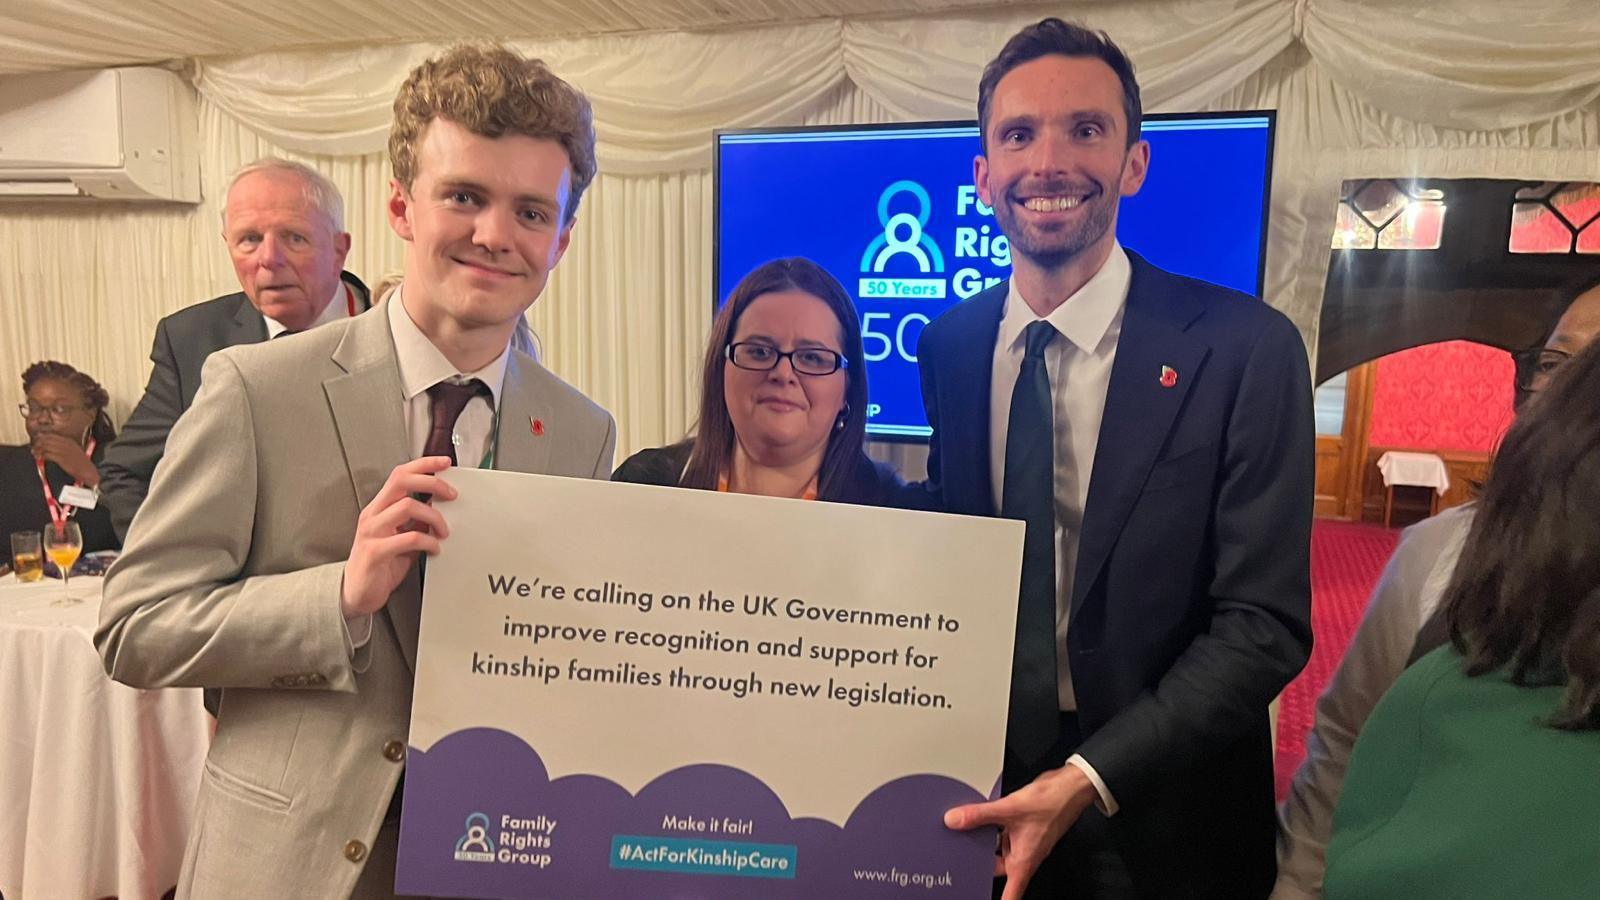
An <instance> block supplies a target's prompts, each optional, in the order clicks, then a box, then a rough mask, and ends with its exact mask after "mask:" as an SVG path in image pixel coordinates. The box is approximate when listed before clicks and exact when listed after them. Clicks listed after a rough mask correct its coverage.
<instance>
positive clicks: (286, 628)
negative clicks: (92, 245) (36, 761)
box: [96, 47, 615, 898]
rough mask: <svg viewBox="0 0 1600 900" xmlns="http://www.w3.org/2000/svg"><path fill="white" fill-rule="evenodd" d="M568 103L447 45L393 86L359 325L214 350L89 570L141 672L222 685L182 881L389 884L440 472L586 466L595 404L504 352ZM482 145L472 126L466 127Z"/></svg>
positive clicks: (553, 245) (530, 296)
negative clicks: (383, 247)
mask: <svg viewBox="0 0 1600 900" xmlns="http://www.w3.org/2000/svg"><path fill="white" fill-rule="evenodd" d="M591 119H592V117H591V113H590V109H589V105H588V102H587V101H586V100H585V99H584V98H583V96H582V94H580V93H578V92H577V91H576V90H575V89H573V88H572V87H571V86H569V85H568V84H566V83H565V82H563V81H561V80H560V79H558V78H556V77H555V76H554V75H552V74H551V73H550V72H549V70H547V69H546V68H545V67H544V65H543V64H542V63H540V62H538V61H536V60H527V59H524V58H522V57H521V56H518V55H517V54H515V53H513V52H511V51H508V50H505V49H501V48H493V49H481V48H470V47H463V48H457V49H454V50H451V51H449V52H447V53H446V54H444V55H443V56H442V57H440V58H438V59H435V60H431V61H429V62H426V63H424V64H422V65H421V66H419V67H418V68H417V69H416V70H415V71H413V72H412V73H411V76H410V77H409V78H408V79H407V81H406V83H405V84H404V85H403V86H402V87H401V90H400V95H399V97H398V98H397V100H396V102H395V124H394V127H393V130H392V132H391V134H390V141H389V153H390V158H391V161H392V163H393V167H394V180H393V182H392V195H391V197H390V200H389V218H390V223H391V225H392V226H393V227H394V230H395V231H396V233H398V234H399V235H400V237H401V238H402V239H404V240H405V242H406V246H405V264H404V270H405V274H406V280H405V282H404V284H403V285H402V286H401V288H400V290H399V293H398V295H396V296H394V297H392V298H391V299H390V300H389V302H388V303H386V304H384V308H383V309H381V310H379V311H377V312H375V313H374V314H372V315H367V316H359V317H356V318H354V319H351V320H350V321H348V322H343V323H337V324H334V325H330V326H327V327H323V328H319V329H316V330H314V331H312V332H310V333H308V334H306V335H303V336H300V337H297V338H295V339H294V340H290V341H279V342H268V343H266V344H259V345H254V346H247V347H233V348H229V349H227V350H223V351H220V352H218V353H216V354H214V355H213V356H212V358H211V359H210V360H209V361H208V362H207V364H206V367H205V376H204V382H203V385H202V387H201V390H200V393H199V396H197V397H196V398H195V403H194V406H193V407H192V408H191V409H190V410H189V412H188V413H187V414H186V415H185V416H184V417H183V419H182V420H181V421H179V423H178V425H177V427H176V428H175V429H174V430H173V433H172V439H171V441H170V443H169V446H168V450H167V456H168V459H167V463H166V464H164V465H163V466H162V467H161V470H160V472H158V473H157V476H156V479H155V484H154V485H153V486H152V488H151V493H150V498H149V500H148V501H147V502H146V504H145V508H144V511H143V512H142V514H141V515H140V516H139V518H138V520H137V522H136V523H135V525H134V528H133V530H132V533H131V534H130V535H129V539H128V544H127V548H126V550H125V552H124V554H123V556H122V558H121V559H120V560H119V561H118V563H117V565H116V566H115V567H114V571H113V572H112V573H111V574H110V576H109V577H108V578H107V581H106V587H105V600H104V604H103V607H102V612H101V623H100V628H99V631H98V633H97V634H96V644H97V646H98V647H99V649H100V652H101V655H102V656H103V658H104V660H105V665H106V670H107V671H108V672H109V673H110V674H111V676H112V677H113V678H115V679H117V680H118V681H123V682H126V683H128V684H132V685H137V686H140V687H165V686H171V685H187V686H201V687H208V688H220V689H222V692H223V693H222V703H221V710H220V713H219V715H218V719H217V732H216V739H215V742H214V743H213V745H212V748H211V753H210V755H209V757H208V758H207V761H206V767H205V773H204V775H203V778H202V782H201V788H200V796H199V800H198V804H197V810H196V815H195V823H194V830H193V832H192V834H191V835H190V837H189V844H188V848H187V851H186V853H185V857H184V866H183V872H182V875H181V876H180V883H179V896H197V897H219V896H228V897H235V898H244V897H344V896H358V897H384V896H390V895H392V894H393V878H394V856H395V844H396V835H397V831H398V827H397V826H398V822H397V819H398V816H397V811H398V808H399V806H398V804H397V803H395V802H393V801H394V800H395V799H397V798H398V792H397V790H396V788H397V784H399V783H400V781H401V770H402V767H403V764H404V762H405V752H406V737H407V732H408V728H409V722H410V712H411V692H412V678H413V671H414V666H415V655H416V646H417V628H418V619H419V616H420V611H421V577H422V576H421V572H420V566H419V565H418V560H419V558H420V557H421V556H423V555H424V554H431V553H434V552H437V551H438V549H439V546H440V542H441V541H442V540H447V539H448V536H449V527H448V525H447V516H448V504H447V503H442V502H441V503H440V504H439V506H438V507H435V506H433V505H431V504H430V503H429V502H427V501H426V500H425V499H422V498H424V497H426V496H428V495H431V497H432V499H433V500H434V501H448V500H450V499H451V498H452V497H453V496H454V491H453V490H452V489H451V488H450V487H449V485H447V484H446V483H445V482H444V481H442V480H441V479H440V478H439V477H438V473H439V472H440V471H442V470H443V469H445V468H447V467H449V466H450V465H451V463H452V460H453V459H454V460H455V461H457V462H458V463H459V464H460V465H485V466H493V467H495V468H499V469H513V470H518V471H525V472H542V473H548V474H556V475H567V476H575V477H584V478H605V477H606V476H607V475H608V474H609V473H610V471H611V460H612V451H613V449H614V444H615V426H614V423H613V421H612V419H611V417H610V415H608V414H607V413H606V412H605V411H604V410H602V409H600V408H598V407H597V406H595V405H594V404H593V403H591V402H590V401H589V400H587V399H586V398H585V397H583V395H581V394H579V393H578V392H577V391H576V390H574V389H573V388H571V387H569V386H567V385H566V384H564V383H562V382H561V381H559V380H558V379H557V378H556V377H555V376H553V375H551V374H550V373H549V372H546V371H545V370H544V369H542V368H541V367H540V366H539V365H538V363H536V362H535V361H534V360H533V359H531V358H530V357H528V356H526V355H524V354H522V353H520V352H518V351H516V350H514V349H511V347H510V340H511V335H512V332H513V330H514V327H515V325H516V322H517V320H518V319H519V318H521V317H522V315H523V312H524V311H525V310H526V309H527V308H528V306H529V305H531V304H532V303H533V301H534V300H535V298H537V297H538V295H539V293H540V291H541V290H542V289H543V288H544V285H545V281H546V278H547V277H548V275H549V273H550V270H551V269H553V268H554V267H555V265H556V264H557V262H559V261H560V259H561V257H562V255H563V253H564V252H565V251H566V248H567V243H568V241H569V240H570V238H571V234H572V224H573V213H574V210H575V209H576V207H577V204H578V199H579V197H580V195H581V194H582V193H583V190H584V188H585V187H586V186H587V185H588V184H589V183H590V181H591V180H592V179H593V177H594V173H595V157H594V131H593V125H592V120H591ZM491 134H492V135H494V136H490V135H491Z"/></svg>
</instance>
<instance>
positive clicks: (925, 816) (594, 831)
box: [396, 728, 998, 900]
mask: <svg viewBox="0 0 1600 900" xmlns="http://www.w3.org/2000/svg"><path fill="white" fill-rule="evenodd" d="M816 763H817V761H815V760H812V761H809V764H812V765H815V764H816ZM846 764H848V760H845V759H841V760H840V761H839V765H846ZM997 795H998V780H997V785H996V788H995V791H994V793H992V794H991V796H997ZM983 799H984V798H983V797H982V796H981V795H979V794H978V792H977V791H974V790H973V789H972V788H971V787H968V786H967V785H965V784H962V783H961V782H958V781H956V780H954V779H952V778H947V777H945V776H942V775H909V776H906V777H904V778H898V779H895V780H894V781H891V782H889V783H888V784H885V785H883V786H882V787H880V788H878V789H877V790H875V791H873V792H872V793H871V794H869V795H867V796H866V797H865V798H863V799H862V801H861V802H860V803H859V804H858V805H857V806H856V808H855V810H854V811H853V812H852V813H851V814H850V818H849V819H848V820H847V821H846V822H845V824H844V826H843V827H842V828H841V827H839V826H837V825H835V824H833V823H831V822H828V821H825V820H822V819H814V818H801V819H794V818H791V817H790V815H789V811H788V809H787V808H786V807H785V806H784V804H783V801H782V800H780V799H779V798H778V796H777V795H776V794H774V793H773V792H772V790H771V789H770V788H768V787H767V786H766V784H764V783H763V782H762V781H761V780H760V779H758V778H756V777H755V776H753V775H750V774H749V773H747V772H744V771H741V770H739V769H735V768H733V767H730V766H723V765H693V766H685V767H683V768H679V769H674V770H672V771H670V772H667V773H665V774H663V775H661V776H660V777H658V778H656V779H655V780H653V781H651V782H650V783H649V784H647V785H645V786H644V788H642V789H641V790H640V791H639V793H638V795H637V796H635V795H632V794H630V793H628V791H626V790H625V789H623V788H622V787H621V786H619V785H617V784H616V783H614V782H612V781H610V780H608V779H606V778H602V777H600V776H596V775H569V776H565V777H562V778H557V779H555V780H554V781H552V780H551V779H550V777H549V773H548V771H547V770H546V769H545V765H544V761H543V760H542V759H540V757H539V754H538V753H537V752H536V751H535V750H534V749H533V748H532V747H530V746H528V744H527V743H526V742H524V741H523V740H522V739H521V738H519V737H517V736H516V735H514V734H510V733H508V732H504V731H500V730H498V729H492V728H474V729H468V730H465V731H458V732H455V733H453V734H450V735H448V736H446V737H445V738H443V739H441V740H440V741H438V742H437V743H436V744H434V746H433V748H432V749H431V750H428V751H426V752H424V751H420V750H416V749H413V750H412V751H411V755H410V757H409V760H408V763H407V769H406V779H405V815H404V818H403V821H402V826H401V834H400V866H399V869H398V874H397V878H396V889H397V890H398V891H399V892H400V893H403V894H412V893H416V894H430V895H433V896H441V897H460V896H470V897H493V898H525V897H561V898H574V900H581V898H589V897H593V898H630V897H638V898H646V897H648V898H682V900H689V898H705V900H733V898H745V897H750V896H761V897H772V898H788V897H792V898H809V897H829V898H853V897H912V896H915V897H923V896H928V897H938V898H961V900H969V898H970V900H978V898H987V897H989V896H990V891H991V888H992V884H993V872H994V847H995V832H994V830H993V829H981V830H979V831H975V832H970V833H966V834H961V833H957V832H952V831H950V830H948V829H946V828H945V827H944V824H943V821H942V820H943V815H944V812H945V810H947V809H949V808H951V807H953V806H958V805H960V804H963V803H975V802H978V801H980V800H983ZM469 819H470V820H471V821H470V822H469ZM669 819H670V820H671V821H669ZM666 826H676V827H666ZM475 828H476V829H477V830H474V829H475ZM617 835H639V836H659V837H665V838H675V839H679V838H687V839H691V840H692V841H693V842H699V841H704V842H706V846H707V847H712V848H715V847H719V846H723V845H727V844H735V845H768V846H775V847H793V848H794V851H795V852H794V854H793V867H794V870H793V877H792V878H787V877H786V878H782V879H776V878H749V877H741V876H740V875H738V874H731V873H730V874H715V875H711V874H685V873H681V872H665V871H640V870H637V869H626V868H614V867H613V865H612V856H611V854H612V848H613V840H612V839H613V837H615V836H617ZM674 846H681V845H679V844H676V843H675V844H674ZM705 858H706V859H722V858H726V857H721V856H707V857H705ZM691 861H701V860H700V858H699V857H694V858H691Z"/></svg>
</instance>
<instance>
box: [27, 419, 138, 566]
mask: <svg viewBox="0 0 1600 900" xmlns="http://www.w3.org/2000/svg"><path fill="white" fill-rule="evenodd" d="M102 452H104V451H103V449H102V448H99V447H96V448H95V451H94V462H95V465H97V466H98V465H99V464H100V455H101V453H102ZM44 477H45V479H46V480H48V481H49V482H50V490H52V491H54V492H55V495H56V497H57V498H58V499H59V498H60V496H61V488H62V487H64V486H66V485H69V484H71V483H72V476H70V475H68V474H67V473H66V471H65V470H63V469H62V468H61V467H60V466H58V465H56V464H55V463H53V462H50V463H45V464H44ZM72 520H73V521H74V522H77V523H78V528H79V530H80V531H82V532H83V552H85V553H93V552H94V551H96V550H117V549H119V548H121V547H122V542H121V541H119V540H117V533H116V532H115V531H113V530H112V529H111V513H110V512H108V511H107V510H106V505H105V503H104V501H102V502H101V503H100V505H99V506H97V507H95V508H94V509H80V510H78V512H77V514H76V515H74V516H73V517H72ZM49 521H50V507H48V506H46V505H45V502H44V488H43V487H41V486H40V485H39V470H38V468H36V467H35V466H34V462H33V451H32V450H31V449H30V448H29V447H28V445H27V444H22V445H20V446H0V558H4V559H5V560H6V561H7V562H10V560H11V533H12V532H13V531H38V532H43V531H44V526H45V524H46V523H48V522H49Z"/></svg>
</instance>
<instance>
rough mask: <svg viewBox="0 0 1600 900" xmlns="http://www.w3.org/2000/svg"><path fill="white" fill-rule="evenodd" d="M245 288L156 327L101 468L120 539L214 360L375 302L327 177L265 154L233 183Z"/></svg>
mask: <svg viewBox="0 0 1600 900" xmlns="http://www.w3.org/2000/svg"><path fill="white" fill-rule="evenodd" d="M222 239H223V240H224V241H225V242H226V243H227V245H228V256H229V258H230V259H231V260H232V261H233V272H234V275H236V276H237V277H238V279H239V287H240V288H241V289H242V290H240V291H239V292H238V293H233V294H225V295H223V296H221V297H217V298H215V299H213V300H207V301H205V302H204V303H196V304H195V305H193V306H188V307H185V308H183V309H180V310H178V311H177V312H175V313H173V314H172V315H170V316H167V317H166V318H164V319H162V320H161V321H160V322H158V323H157V324H156V336H155V340H154V341H153V342H151V345H150V362H151V363H152V366H153V368H151V370H150V381H149V382H148V383H147V384H146V385H145V389H144V395H143V396H142V397H140V398H139V404H138V405H137V406H135V407H134V409H133V414H132V415H130V416H129V417H128V421H127V422H126V423H125V424H124V425H123V426H122V433H121V434H120V435H118V436H117V440H116V442H115V443H114V444H112V445H111V447H110V448H109V449H107V450H106V453H105V461H104V462H102V463H101V464H100V476H101V482H100V502H101V503H103V504H105V506H106V508H107V509H109V510H110V511H111V525H112V527H113V528H115V529H116V532H117V537H119V538H122V539H124V540H126V539H127V537H128V526H129V525H130V524H132V522H133V517H134V514H135V513H137V512H138V511H139V505H140V504H141V503H143V502H144V498H145V495H146V494H148V493H149V492H150V479H151V478H152V477H154V475H155V471H156V464H157V463H159V462H160V461H161V455H162V453H163V452H165V450H166V447H167V435H168V434H169V433H171V431H172V425H173V423H175V422H177V421H178V417H179V416H181V415H183V411H184V410H186V409H188V408H189V405H190V404H191V403H193V402H194V395H195V392H197V391H199V390H200V369H201V367H202V366H203V365H205V361H206V357H208V356H210V355H211V354H212V353H214V352H216V351H217V350H221V349H222V348H223V347H232V346H235V345H237V344H257V343H260V342H262V341H265V340H268V339H270V338H275V337H278V336H279V335H282V334H292V333H295V332H299V331H305V330H306V329H308V328H311V327H313V326H316V325H321V324H324V323H327V322H335V321H338V320H340V319H345V318H349V317H351V316H354V315H356V314H358V313H360V312H363V311H365V310H366V309H367V308H368V307H370V306H371V305H372V301H371V297H370V295H369V292H368V291H367V286H366V285H364V284H362V283H361V280H360V279H359V278H357V277H356V276H354V275H352V274H350V273H349V272H345V271H343V267H344V260H345V256H346V255H347V254H348V253H349V252H350V235H349V233H347V232H346V231H345V230H344V198H343V197H341V196H340V195H339V189H338V188H336V187H334V185H333V182H331V181H329V180H328V179H327V178H326V177H325V176H323V175H322V173H320V172H318V171H317V170H315V169H312V168H311V167H309V166H304V165H301V164H300V163H297V162H290V161H288V160H285V159H275V158H272V157H267V158H264V159H259V160H257V161H255V162H253V163H250V164H249V165H247V166H244V167H243V168H241V169H240V170H239V171H237V172H235V173H234V174H233V177H232V178H230V179H229V180H228V191H227V200H226V202H225V204H224V206H223V212H222Z"/></svg>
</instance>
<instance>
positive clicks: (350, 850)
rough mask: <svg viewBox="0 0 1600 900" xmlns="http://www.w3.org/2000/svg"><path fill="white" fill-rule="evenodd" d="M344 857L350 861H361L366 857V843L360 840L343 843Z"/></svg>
mask: <svg viewBox="0 0 1600 900" xmlns="http://www.w3.org/2000/svg"><path fill="white" fill-rule="evenodd" d="M344 858H345V859H348V860H350V861H351V862H361V861H362V860H363V859H366V858H367V845H366V844H363V843H361V842H360V841H351V842H350V843H348V844H345V845H344Z"/></svg>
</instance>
